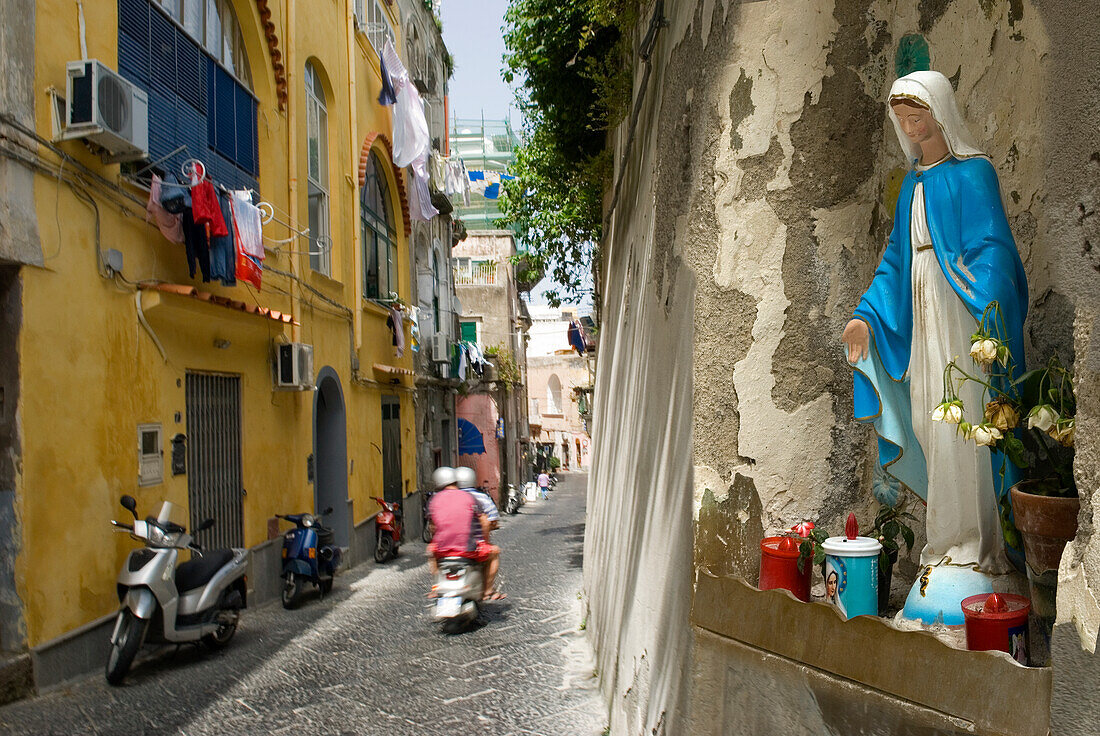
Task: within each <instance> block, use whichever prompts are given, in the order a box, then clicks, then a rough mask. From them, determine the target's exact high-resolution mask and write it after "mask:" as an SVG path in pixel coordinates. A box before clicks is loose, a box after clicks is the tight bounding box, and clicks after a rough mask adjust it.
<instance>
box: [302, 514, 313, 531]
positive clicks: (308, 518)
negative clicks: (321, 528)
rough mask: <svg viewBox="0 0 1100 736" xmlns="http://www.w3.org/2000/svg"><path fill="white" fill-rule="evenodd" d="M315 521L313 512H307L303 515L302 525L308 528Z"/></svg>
mask: <svg viewBox="0 0 1100 736" xmlns="http://www.w3.org/2000/svg"><path fill="white" fill-rule="evenodd" d="M313 522H314V519H313V514H305V515H303V516H302V526H304V527H305V528H306V529H309V528H310V527H312V526H313Z"/></svg>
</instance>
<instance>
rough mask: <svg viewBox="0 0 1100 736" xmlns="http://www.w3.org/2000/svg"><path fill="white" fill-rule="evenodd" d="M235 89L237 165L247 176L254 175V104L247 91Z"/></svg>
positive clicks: (238, 87) (241, 88)
mask: <svg viewBox="0 0 1100 736" xmlns="http://www.w3.org/2000/svg"><path fill="white" fill-rule="evenodd" d="M234 86H235V87H236V98H237V99H236V106H235V107H236V114H237V125H236V128H237V164H238V165H239V166H240V167H241V168H242V169H244V170H245V171H247V172H248V173H249V174H253V175H255V174H256V150H255V146H256V103H255V101H254V100H253V99H252V95H250V94H248V90H246V89H245V88H244V87H242V86H241V85H239V84H235V85H234Z"/></svg>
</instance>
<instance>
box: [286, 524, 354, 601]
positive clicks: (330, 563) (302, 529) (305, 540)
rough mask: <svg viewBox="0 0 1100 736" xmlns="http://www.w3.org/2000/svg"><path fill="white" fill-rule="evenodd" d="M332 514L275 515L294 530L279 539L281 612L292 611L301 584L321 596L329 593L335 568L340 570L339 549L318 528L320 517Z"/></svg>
mask: <svg viewBox="0 0 1100 736" xmlns="http://www.w3.org/2000/svg"><path fill="white" fill-rule="evenodd" d="M331 513H332V507H331V506H329V507H328V508H327V509H325V510H324V511H322V512H321V513H320V514H318V515H317V516H314V515H313V514H275V516H276V517H277V518H279V519H286V520H287V521H289V522H290V523H292V524H294V528H293V529H290V530H288V531H287V533H286V534H284V535H283V593H282V600H283V608H294V607H295V606H296V605H298V599H299V597H301V594H302V587H303V585H304V584H305V583H307V582H309V583H313V584H314V585H316V586H317V587H318V589H320V591H321V596H322V597H324V596H326V595H328V593H329V591H330V590H332V580H333V578H334V577H335V576H336V568H338V567H339V566H340V548H339V547H337V546H336V544H335V541H336V540H335V536H334V535H333V533H332V530H331V529H329V528H327V527H324V526H321V517H323V516H327V515H328V514H331Z"/></svg>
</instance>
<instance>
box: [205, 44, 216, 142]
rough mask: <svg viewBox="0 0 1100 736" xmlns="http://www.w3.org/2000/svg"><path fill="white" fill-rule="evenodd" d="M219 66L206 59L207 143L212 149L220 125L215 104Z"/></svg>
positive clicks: (208, 58)
mask: <svg viewBox="0 0 1100 736" xmlns="http://www.w3.org/2000/svg"><path fill="white" fill-rule="evenodd" d="M217 66H218V65H217V64H215V63H214V60H213V59H211V58H210V57H209V56H208V57H206V141H207V143H208V145H209V146H210V147H211V148H213V147H214V138H215V134H216V130H217V124H218V115H217V107H216V105H215V104H214V84H215V82H216V81H217V75H216V74H215V73H214V70H215V69H216V68H217Z"/></svg>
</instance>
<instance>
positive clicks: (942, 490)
mask: <svg viewBox="0 0 1100 736" xmlns="http://www.w3.org/2000/svg"><path fill="white" fill-rule="evenodd" d="M889 110H890V111H889V113H888V114H889V115H890V119H891V121H892V122H893V124H894V129H895V131H896V132H897V136H898V141H899V142H900V143H901V147H902V150H904V151H905V155H906V159H907V161H908V163H909V167H910V169H909V171H908V172H907V173H906V175H905V179H904V180H903V182H902V185H901V193H900V195H899V196H898V203H897V210H896V211H895V213H894V228H893V231H892V232H891V234H890V239H889V242H888V243H887V246H886V251H885V253H884V254H883V256H882V262H881V263H880V264H879V267H878V270H876V271H875V275H874V279H873V280H872V281H871V285H870V287H868V289H867V292H866V293H865V294H864V295H863V298H862V299H860V302H859V306H857V307H856V309H855V312H854V317H853V319H852V321H851V322H849V323H848V326H847V327H846V328H845V330H844V337H843V341H844V343H845V344H846V345H847V348H848V360H849V362H850V363H852V365H853V367H854V369H855V377H854V404H855V416H856V418H857V419H859V420H860V421H864V422H871V423H872V424H873V425H874V427H875V431H876V432H877V434H878V449H879V463H880V464H881V465H882V466H883V469H884V471H885V472H886V473H887V474H888V475H891V476H893V477H894V478H896V479H898V480H899V481H901V482H902V483H903V484H904V485H905V486H907V487H908V488H909V489H910V490H911V491H913V492H914V493H915V494H916V495H917V496H919V497H920V498H921V499H922V500H923V501H924V502H925V503H926V504H927V507H928V508H927V537H928V543H927V545H926V546H925V547H924V549H923V550H922V551H921V564H922V565H928V566H936V565H942V564H952V565H963V566H967V567H975V566H976V567H977V568H978V569H979V570H980V571H981V572H984V573H987V574H998V573H1002V572H1005V571H1007V568H1008V566H1007V564H1006V563H1007V561H1006V557H1005V550H1004V542H1003V538H1002V534H1001V526H1000V519H999V515H998V507H997V500H998V498H999V497H1000V496H1001V495H1002V494H1004V493H1007V489H1008V487H1009V486H1010V485H1011V484H1012V482H1013V481H1014V477H1013V475H1014V466H1013V465H1012V463H1003V462H1002V457H1001V455H1000V453H999V452H996V451H991V450H990V449H989V448H987V447H979V446H977V445H976V444H975V443H973V442H970V441H967V440H966V439H965V438H964V437H963V436H961V435H960V434H959V433H958V432H957V428H956V427H955V426H954V425H952V424H948V423H944V422H934V421H932V419H931V411H932V410H933V409H934V408H935V407H936V406H937V405H938V404H939V403H940V402H941V400H942V399H943V395H944V386H943V380H944V378H943V372H944V367H945V366H946V365H947V363H948V362H949V361H951V360H953V359H958V360H959V361H960V362H959V365H960V366H963V367H965V368H967V369H968V371H969V370H970V369H973V370H974V371H980V370H981V369H980V368H977V367H976V365H973V364H971V365H969V366H965V365H964V364H963V362H962V361H970V360H971V358H970V357H969V352H970V336H971V335H972V334H973V333H974V332H976V328H977V326H978V322H979V320H980V319H981V317H982V315H983V313H984V312H985V310H986V307H987V306H988V305H989V304H990V303H991V302H993V301H996V302H998V303H999V305H1000V314H1001V316H1002V317H1003V320H998V321H997V323H996V324H993V323H992V322H993V321H992V320H989V321H987V322H986V325H985V326H986V328H987V331H993V332H995V333H996V334H997V337H999V338H1000V339H1001V340H1003V341H1004V342H1005V343H1006V344H1007V345H1008V348H1009V350H1010V351H1011V354H1012V356H1013V363H1011V364H1010V365H1013V364H1014V365H1015V366H1016V367H1015V368H1013V369H1012V370H1013V371H1014V372H1015V373H1017V374H1018V373H1019V372H1020V367H1021V366H1022V363H1023V323H1024V317H1025V316H1026V313H1027V281H1026V277H1025V275H1024V269H1023V265H1022V264H1021V262H1020V256H1019V253H1018V252H1017V250H1016V244H1015V242H1014V241H1013V239H1012V233H1011V231H1010V230H1009V226H1008V220H1007V218H1006V217H1005V211H1004V206H1003V204H1002V200H1001V191H1000V186H999V184H998V181H997V173H996V171H995V170H994V168H993V164H992V163H991V162H990V160H989V158H988V157H987V156H986V155H985V154H984V153H982V151H981V150H980V149H979V148H978V146H977V145H976V143H975V142H974V139H973V138H972V137H971V135H970V132H969V131H968V130H967V129H966V125H965V123H964V122H963V119H962V116H961V115H960V114H959V109H958V107H957V106H956V104H955V96H954V93H953V90H952V88H951V83H950V82H949V81H948V80H947V78H946V77H944V76H943V75H942V74H940V73H939V72H932V71H921V72H913V73H912V74H908V75H906V76H904V77H901V78H900V79H898V80H897V81H896V82H894V84H893V86H892V87H891V89H890V105H889ZM994 366H995V367H994V371H995V374H994V375H993V376H992V379H993V380H994V381H1005V380H1011V378H1013V377H1015V376H1009V375H1005V373H1004V369H1001V368H1000V367H999V366H997V365H996V364H994ZM998 370H1000V371H1002V373H1001V375H997V374H996V371H998ZM970 387H974V388H970ZM959 398H960V399H962V401H963V404H964V406H965V407H966V410H967V411H968V412H970V413H971V414H973V413H974V412H981V411H982V410H983V409H984V405H985V402H986V401H988V400H989V399H988V397H985V396H983V393H982V387H981V386H980V385H978V384H977V383H976V382H972V381H968V382H966V383H965V384H964V386H963V389H962V390H961V391H960V392H959ZM1002 469H1003V471H1004V472H1003V475H1002Z"/></svg>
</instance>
